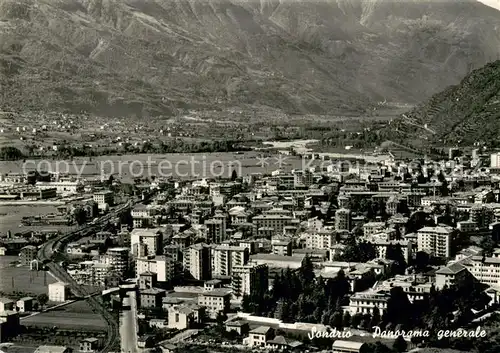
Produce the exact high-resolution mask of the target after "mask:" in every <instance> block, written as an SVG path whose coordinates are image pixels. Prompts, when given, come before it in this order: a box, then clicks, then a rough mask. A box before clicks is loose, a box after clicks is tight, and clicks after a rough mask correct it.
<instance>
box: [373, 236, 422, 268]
mask: <svg viewBox="0 0 500 353" xmlns="http://www.w3.org/2000/svg"><path fill="white" fill-rule="evenodd" d="M372 244H373V245H374V247H375V251H376V252H377V258H379V259H385V255H386V254H387V248H388V247H389V246H394V245H399V246H400V247H401V252H402V253H403V256H404V258H405V261H406V263H408V262H409V261H410V259H411V258H412V251H413V243H412V242H411V241H409V240H384V239H376V240H374V241H373V242H372Z"/></svg>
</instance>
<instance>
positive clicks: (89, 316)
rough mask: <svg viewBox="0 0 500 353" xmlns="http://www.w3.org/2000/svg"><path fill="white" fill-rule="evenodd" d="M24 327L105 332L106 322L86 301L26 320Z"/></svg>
mask: <svg viewBox="0 0 500 353" xmlns="http://www.w3.org/2000/svg"><path fill="white" fill-rule="evenodd" d="M22 322H23V325H24V326H28V327H31V326H34V327H40V328H41V327H48V328H50V327H54V326H56V327H57V328H58V329H60V330H82V331H104V330H106V322H105V321H104V320H103V319H102V317H101V316H100V315H98V314H94V313H93V312H92V310H91V309H90V307H89V306H88V305H87V303H86V302H84V301H79V302H75V303H72V304H69V305H67V306H64V307H61V308H58V309H55V310H52V311H49V312H45V313H42V314H39V315H35V316H31V317H29V318H26V319H24V320H23V321H22Z"/></svg>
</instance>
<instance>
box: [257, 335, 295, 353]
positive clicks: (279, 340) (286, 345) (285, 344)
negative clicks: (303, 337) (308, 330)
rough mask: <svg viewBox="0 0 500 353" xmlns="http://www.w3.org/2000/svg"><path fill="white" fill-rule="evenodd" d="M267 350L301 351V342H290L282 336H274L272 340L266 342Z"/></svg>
mask: <svg viewBox="0 0 500 353" xmlns="http://www.w3.org/2000/svg"><path fill="white" fill-rule="evenodd" d="M266 347H267V348H270V349H278V350H287V351H289V350H301V348H302V342H300V341H295V340H290V339H287V338H285V337H284V336H276V337H274V338H273V339H272V340H269V341H267V345H266Z"/></svg>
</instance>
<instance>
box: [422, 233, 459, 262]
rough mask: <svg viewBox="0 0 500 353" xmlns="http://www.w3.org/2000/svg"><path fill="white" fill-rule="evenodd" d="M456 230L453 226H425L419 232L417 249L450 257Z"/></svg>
mask: <svg viewBox="0 0 500 353" xmlns="http://www.w3.org/2000/svg"><path fill="white" fill-rule="evenodd" d="M453 236H454V230H453V228H451V227H442V226H437V227H424V228H421V229H419V230H418V232H417V250H418V251H425V252H426V253H428V254H430V255H433V256H437V257H444V258H449V257H450V256H451V248H452V242H453Z"/></svg>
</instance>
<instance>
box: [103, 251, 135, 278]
mask: <svg viewBox="0 0 500 353" xmlns="http://www.w3.org/2000/svg"><path fill="white" fill-rule="evenodd" d="M129 255H130V249H129V248H109V249H108V251H107V252H106V254H104V255H103V256H102V257H101V263H104V264H109V265H111V266H112V267H113V272H115V273H118V274H120V275H121V276H123V275H124V274H125V273H126V272H127V271H128V269H129V267H130V256H129Z"/></svg>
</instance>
